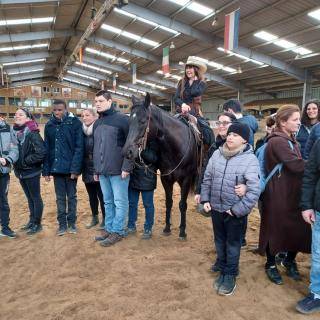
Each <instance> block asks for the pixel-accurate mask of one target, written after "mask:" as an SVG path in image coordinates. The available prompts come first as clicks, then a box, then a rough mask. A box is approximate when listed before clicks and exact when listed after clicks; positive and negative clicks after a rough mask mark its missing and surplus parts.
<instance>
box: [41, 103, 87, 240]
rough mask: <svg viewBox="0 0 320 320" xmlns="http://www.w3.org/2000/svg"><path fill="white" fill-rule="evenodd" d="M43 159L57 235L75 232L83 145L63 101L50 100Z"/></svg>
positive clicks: (77, 123)
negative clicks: (54, 206) (53, 197)
mask: <svg viewBox="0 0 320 320" xmlns="http://www.w3.org/2000/svg"><path fill="white" fill-rule="evenodd" d="M44 143H45V148H46V157H45V161H44V164H43V173H42V174H43V176H44V178H45V180H46V181H47V182H49V181H50V180H51V176H53V182H54V188H55V193H56V199H57V211H58V212H57V219H58V223H59V228H58V231H57V235H58V236H63V235H64V234H65V233H66V232H67V231H68V232H69V233H73V234H74V233H77V228H76V220H77V180H78V176H79V175H80V173H81V168H82V161H83V152H84V142H83V133H82V123H81V121H80V120H79V119H78V118H77V117H76V116H74V115H73V114H72V113H71V112H68V110H67V106H66V103H65V101H64V100H54V101H53V110H52V115H51V118H50V120H49V121H48V122H47V124H46V125H45V128H44Z"/></svg>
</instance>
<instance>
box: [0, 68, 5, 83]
mask: <svg viewBox="0 0 320 320" xmlns="http://www.w3.org/2000/svg"><path fill="white" fill-rule="evenodd" d="M0 69H1V79H0V86H1V87H3V86H4V74H3V65H0Z"/></svg>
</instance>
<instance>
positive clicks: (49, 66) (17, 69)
mask: <svg viewBox="0 0 320 320" xmlns="http://www.w3.org/2000/svg"><path fill="white" fill-rule="evenodd" d="M55 67H56V64H55V63H46V64H33V65H31V66H21V67H18V66H16V65H14V66H8V67H6V69H5V71H6V72H7V73H13V72H28V71H31V70H34V69H40V68H43V69H54V68H55Z"/></svg>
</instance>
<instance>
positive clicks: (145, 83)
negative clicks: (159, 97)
mask: <svg viewBox="0 0 320 320" xmlns="http://www.w3.org/2000/svg"><path fill="white" fill-rule="evenodd" d="M136 81H137V83H141V84H143V85H145V86H149V87H151V88H157V89H160V90H166V89H167V88H166V87H164V86H160V85H157V84H155V83H152V82H147V81H143V80H139V79H137V80H136Z"/></svg>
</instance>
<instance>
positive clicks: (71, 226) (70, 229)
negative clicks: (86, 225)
mask: <svg viewBox="0 0 320 320" xmlns="http://www.w3.org/2000/svg"><path fill="white" fill-rule="evenodd" d="M68 232H69V233H72V234H76V233H77V227H76V225H75V223H70V224H69V227H68Z"/></svg>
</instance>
